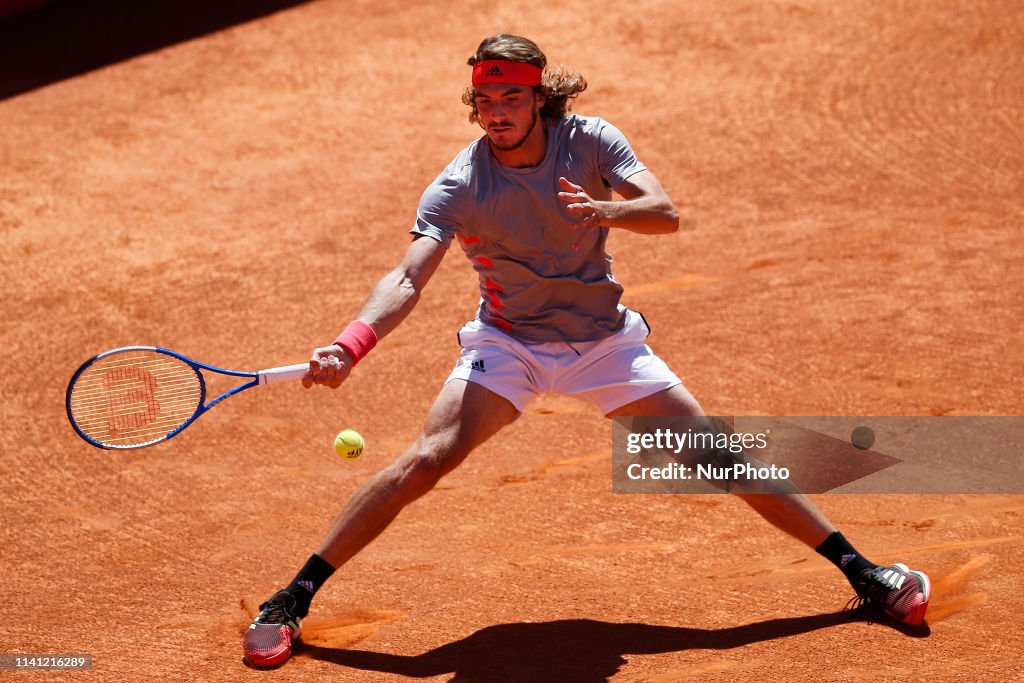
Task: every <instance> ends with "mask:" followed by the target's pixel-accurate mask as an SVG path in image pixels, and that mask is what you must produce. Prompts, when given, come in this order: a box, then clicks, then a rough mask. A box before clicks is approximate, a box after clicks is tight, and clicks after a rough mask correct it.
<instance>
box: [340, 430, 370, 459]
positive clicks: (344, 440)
mask: <svg viewBox="0 0 1024 683" xmlns="http://www.w3.org/2000/svg"><path fill="white" fill-rule="evenodd" d="M334 452H335V453H337V454H338V455H340V456H341V457H343V458H346V459H348V460H355V459H356V458H358V457H359V456H360V455H362V453H363V437H362V436H360V435H359V432H357V431H355V430H352V429H345V430H342V431H341V432H338V435H337V436H336V437H334Z"/></svg>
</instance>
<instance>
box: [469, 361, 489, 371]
mask: <svg viewBox="0 0 1024 683" xmlns="http://www.w3.org/2000/svg"><path fill="white" fill-rule="evenodd" d="M469 369H470V370H479V371H480V372H487V370H485V369H484V362H483V361H482V360H475V361H473V362H472V363H470V365H469Z"/></svg>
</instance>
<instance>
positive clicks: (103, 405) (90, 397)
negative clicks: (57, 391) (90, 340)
mask: <svg viewBox="0 0 1024 683" xmlns="http://www.w3.org/2000/svg"><path fill="white" fill-rule="evenodd" d="M205 400H206V382H205V381H204V380H203V375H202V373H200V372H199V368H198V367H197V366H196V365H194V364H193V362H192V361H190V360H189V359H188V358H185V357H184V356H181V355H179V354H176V353H174V352H173V351H168V350H166V349H160V348H156V347H153V346H126V347H122V348H118V349H112V350H110V351H107V352H105V353H101V354H99V355H98V356H94V357H93V358H90V359H89V360H87V361H86V362H85V363H83V364H82V367H80V368H78V370H77V371H75V374H74V375H72V376H71V380H70V381H69V382H68V389H67V397H66V403H67V413H68V420H70V422H71V426H72V427H74V429H75V431H76V432H78V435H79V436H81V437H82V438H83V439H85V440H86V441H87V442H88V443H90V444H92V445H93V446H97V447H99V448H111V449H129V448H142V447H143V446H151V445H153V444H155V443H159V442H161V441H164V440H166V439H169V438H171V437H172V436H174V435H175V434H177V433H178V432H180V431H181V430H182V429H184V428H185V427H187V426H188V425H189V424H190V423H191V422H192V421H193V420H195V419H196V417H198V416H199V414H200V413H202V412H203V402H204V401H205Z"/></svg>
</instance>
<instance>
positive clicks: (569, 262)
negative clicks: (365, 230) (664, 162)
mask: <svg viewBox="0 0 1024 683" xmlns="http://www.w3.org/2000/svg"><path fill="white" fill-rule="evenodd" d="M542 121H543V122H544V124H545V125H547V126H548V130H547V133H548V146H547V151H546V153H545V155H544V160H543V161H542V162H541V163H540V165H538V166H532V167H529V168H509V167H506V166H502V165H501V164H500V163H499V162H498V161H497V160H496V159H495V158H494V155H493V154H491V151H490V149H489V147H488V143H487V136H486V135H485V136H483V137H481V138H480V139H478V140H477V141H475V142H473V143H472V144H470V145H469V146H468V147H466V148H465V149H464V150H462V151H461V152H460V153H459V154H458V156H456V157H455V159H454V160H453V161H452V162H451V163H450V164H448V167H447V168H445V169H444V171H442V172H441V174H440V175H439V176H438V177H437V179H435V180H434V182H432V183H431V184H430V186H429V187H427V189H426V190H425V191H424V193H423V197H422V198H421V199H420V204H419V209H418V210H417V213H416V225H415V226H414V227H413V228H412V230H411V232H412V233H413V234H418V235H426V236H427V237H432V238H433V239H436V240H438V241H440V242H442V243H443V244H444V245H445V246H446V247H447V246H449V245H450V244H451V242H452V239H455V238H457V239H458V240H459V243H460V244H461V245H462V249H463V250H464V251H465V252H466V256H467V257H469V259H470V261H471V262H472V263H473V268H474V269H475V270H476V272H477V274H478V275H479V277H480V294H481V299H480V307H479V309H478V310H477V317H478V318H479V319H480V320H482V321H483V322H485V323H488V324H490V325H494V326H496V327H498V328H500V329H502V330H504V331H505V332H507V333H508V334H510V335H512V336H514V337H516V338H517V339H519V340H520V341H524V342H527V343H538V342H552V341H570V342H572V341H594V340H597V339H602V338H604V337H607V336H608V335H610V334H612V333H613V332H616V331H617V330H618V329H619V328H620V327H621V325H622V322H623V311H624V310H625V309H624V308H622V307H621V306H620V305H619V298H620V297H621V296H622V285H620V284H619V283H618V282H616V281H615V279H614V278H613V277H612V272H611V265H612V257H611V255H609V254H608V253H607V252H606V251H605V240H606V239H607V237H608V229H607V228H599V229H597V230H593V231H591V232H590V233H589V235H587V237H586V239H585V240H584V241H583V243H582V244H581V245H580V248H579V250H578V251H573V248H572V245H573V243H574V242H575V241H576V240H577V239H579V233H578V231H577V230H575V229H574V228H573V227H572V225H571V223H572V220H573V218H572V215H571V214H570V213H569V212H568V211H566V209H565V206H566V203H565V202H563V201H561V200H560V199H558V193H559V192H560V191H561V188H560V186H559V184H558V178H559V176H564V177H565V178H567V179H568V180H570V181H572V182H574V183H576V184H577V185H581V186H582V187H583V188H584V189H585V190H586V192H587V194H589V195H590V196H591V197H593V198H595V199H599V200H607V199H610V198H611V190H613V189H614V190H617V189H618V188H619V187H621V185H622V183H623V181H625V180H626V179H627V178H629V177H630V176H631V175H634V174H636V173H638V172H640V171H643V170H646V167H645V166H644V165H643V164H641V163H640V161H639V160H638V159H637V158H636V155H635V154H634V153H633V150H632V148H631V147H630V146H629V143H628V142H627V141H626V138H625V136H623V135H622V133H621V132H620V131H619V129H618V128H616V127H615V126H613V125H611V124H610V123H608V122H607V121H604V120H603V119H600V118H595V117H586V116H576V115H571V116H565V117H563V118H561V119H560V120H557V121H549V120H546V119H544V120H542ZM538 125H540V124H538Z"/></svg>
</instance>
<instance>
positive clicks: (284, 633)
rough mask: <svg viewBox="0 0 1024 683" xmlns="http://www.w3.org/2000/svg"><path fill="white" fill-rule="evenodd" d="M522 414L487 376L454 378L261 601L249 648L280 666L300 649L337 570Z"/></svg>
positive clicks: (263, 661) (259, 659)
mask: <svg viewBox="0 0 1024 683" xmlns="http://www.w3.org/2000/svg"><path fill="white" fill-rule="evenodd" d="M517 417H519V411H517V410H516V409H515V407H514V406H513V405H512V404H511V403H510V402H509V401H508V400H506V399H504V398H502V397H501V396H498V395H497V394H495V393H494V392H492V391H490V390H488V389H485V388H484V387H482V386H480V385H479V384H474V383H472V382H466V381H464V380H452V381H451V382H448V383H447V384H446V385H445V386H444V387H443V388H442V389H441V393H440V394H438V396H437V399H436V400H435V401H434V405H433V407H431V409H430V412H429V413H428V414H427V420H426V423H425V424H424V426H423V431H422V433H421V434H420V436H419V437H418V438H417V439H416V441H414V442H413V444H412V445H411V446H410V447H409V448H408V449H406V451H405V452H404V453H402V455H401V456H399V457H398V458H397V459H396V460H395V461H394V462H393V463H392V464H391V465H389V466H388V467H387V468H385V469H383V470H382V471H380V472H378V473H377V474H376V475H374V476H373V477H371V478H370V480H369V481H367V482H366V483H365V484H363V485H362V486H360V487H359V489H358V490H357V491H356V492H355V493H354V494H353V495H352V497H351V498H350V499H349V501H348V503H346V504H345V507H344V508H343V509H342V511H341V513H340V514H339V515H338V517H337V518H336V519H335V520H334V523H333V524H332V525H331V528H330V530H329V531H328V532H327V535H326V536H325V537H324V540H323V541H322V542H321V544H320V547H319V548H318V549H317V551H316V554H314V555H313V556H311V557H310V558H309V561H308V562H307V563H306V565H305V566H304V567H303V568H302V569H301V570H300V571H299V573H298V574H297V575H296V577H295V579H293V581H292V583H291V584H289V585H288V587H286V588H285V589H284V590H281V591H278V592H277V593H275V594H274V596H273V597H271V598H270V599H269V600H268V601H267V602H265V603H263V604H262V605H260V614H259V616H258V617H256V619H255V620H254V621H253V623H252V624H251V625H250V626H249V629H248V630H247V631H246V633H245V638H244V639H243V650H244V652H245V656H246V658H247V659H248V660H249V661H250V662H252V663H254V664H256V665H257V666H277V665H279V664H281V663H283V662H285V661H286V660H287V659H288V658H289V657H291V653H292V641H293V640H295V639H296V638H298V637H299V635H300V634H301V632H302V629H301V619H302V617H304V616H305V615H306V612H307V611H308V610H309V604H310V601H311V600H312V599H313V595H314V594H315V593H316V591H317V590H318V589H319V588H320V586H321V585H323V583H324V582H325V581H326V580H327V579H328V578H329V577H330V576H331V574H332V573H333V572H334V570H335V569H336V568H338V567H340V566H341V565H343V564H344V563H345V562H347V561H348V560H350V559H351V558H352V557H353V556H354V555H355V554H356V553H358V552H359V551H360V550H362V549H363V548H364V547H366V545H367V544H368V543H370V541H372V540H373V539H374V538H376V537H377V536H378V535H379V534H380V533H381V532H382V531H384V529H385V528H387V526H388V525H389V524H391V522H392V521H394V519H395V517H397V516H398V513H399V512H401V511H402V509H403V508H404V507H405V506H406V505H408V504H409V503H411V502H413V501H414V500H416V499H417V498H419V497H420V496H422V495H423V494H425V493H426V492H427V491H429V490H430V489H432V488H433V487H434V485H435V484H437V482H438V481H439V480H440V479H441V477H443V476H444V475H446V474H448V473H449V472H451V471H452V470H453V469H455V468H456V467H457V466H458V465H459V463H461V462H462V461H463V460H465V458H466V456H467V455H469V453H470V452H471V451H472V450H473V449H474V448H476V447H477V446H479V445H480V444H482V443H483V442H484V441H486V440H487V439H489V438H490V437H491V436H493V435H494V434H495V433H497V432H498V431H499V430H500V429H501V428H502V427H505V426H506V425H508V424H511V423H512V422H514V421H515V419H516V418H517Z"/></svg>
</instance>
